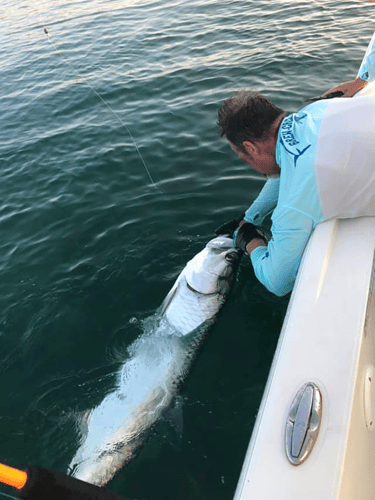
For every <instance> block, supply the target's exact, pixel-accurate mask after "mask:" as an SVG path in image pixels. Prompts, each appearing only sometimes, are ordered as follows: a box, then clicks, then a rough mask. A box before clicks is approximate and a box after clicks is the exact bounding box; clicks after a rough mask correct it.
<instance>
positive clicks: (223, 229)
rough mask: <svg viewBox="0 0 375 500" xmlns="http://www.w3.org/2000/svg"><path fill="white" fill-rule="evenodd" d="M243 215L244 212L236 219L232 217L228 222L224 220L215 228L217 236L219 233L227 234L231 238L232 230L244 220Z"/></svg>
mask: <svg viewBox="0 0 375 500" xmlns="http://www.w3.org/2000/svg"><path fill="white" fill-rule="evenodd" d="M244 217H245V213H243V214H242V215H241V217H239V218H238V219H233V220H230V221H228V222H224V224H221V226H219V227H218V228H217V229H215V233H216V234H217V236H219V235H220V234H224V235H228V236H229V237H230V238H233V233H234V231H235V230H236V229H237V228H238V226H239V225H242V224H243V223H244V222H245V221H244V220H243V218H244Z"/></svg>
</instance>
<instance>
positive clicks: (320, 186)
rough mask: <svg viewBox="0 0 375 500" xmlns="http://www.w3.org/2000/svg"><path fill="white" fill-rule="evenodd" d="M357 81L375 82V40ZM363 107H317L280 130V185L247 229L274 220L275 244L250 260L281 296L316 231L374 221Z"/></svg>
mask: <svg viewBox="0 0 375 500" xmlns="http://www.w3.org/2000/svg"><path fill="white" fill-rule="evenodd" d="M357 76H358V77H359V78H361V79H363V80H366V81H373V80H375V34H374V36H373V38H372V40H371V42H370V44H369V47H368V49H367V51H366V54H365V57H364V59H363V62H362V64H361V66H360V69H359V71H358V75H357ZM360 99H361V100H358V99H354V100H352V99H340V98H338V99H330V100H322V101H318V102H315V103H313V104H310V105H308V106H306V107H305V108H303V109H301V110H300V111H299V112H298V113H293V114H291V115H289V116H288V117H286V118H284V120H283V121H282V123H281V125H280V129H279V132H278V137H277V143H276V162H277V164H278V165H279V166H280V169H281V173H280V178H276V179H269V180H268V181H267V182H266V184H265V185H264V187H263V189H262V191H261V192H260V194H259V196H258V197H257V199H256V200H255V201H254V202H253V204H252V205H251V206H250V208H249V209H248V210H247V211H246V213H245V220H246V221H247V222H251V223H253V224H255V225H257V226H261V224H262V223H263V221H264V219H265V217H266V216H267V215H269V214H270V213H272V212H273V214H272V228H271V231H272V238H271V240H270V241H269V243H268V246H267V247H264V246H260V247H257V248H255V249H254V250H253V251H252V252H251V255H250V258H251V262H252V264H253V267H254V272H255V274H256V276H257V278H258V279H259V280H260V281H261V282H262V283H263V284H264V285H265V286H266V288H267V289H268V290H270V291H271V292H273V293H274V294H276V295H279V296H282V295H285V294H286V293H288V292H290V291H291V290H292V288H293V285H294V282H295V278H296V275H297V271H298V268H299V265H300V262H301V259H302V255H303V252H304V249H305V247H306V244H307V242H308V240H309V237H310V235H311V233H312V231H313V229H314V228H315V226H316V225H317V224H319V223H320V222H323V221H324V220H327V219H329V218H332V217H357V216H362V215H374V216H375V97H361V98H360ZM364 138H366V139H364ZM353 162H354V163H355V165H354V167H355V169H356V170H355V175H353ZM340 183H341V184H340Z"/></svg>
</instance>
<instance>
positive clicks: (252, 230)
mask: <svg viewBox="0 0 375 500" xmlns="http://www.w3.org/2000/svg"><path fill="white" fill-rule="evenodd" d="M254 238H260V239H262V240H263V241H264V242H265V243H267V240H266V238H265V236H264V235H263V233H262V232H261V231H260V230H259V229H258V228H257V227H256V226H254V224H251V222H245V224H242V226H240V227H239V229H238V231H236V234H235V236H234V241H235V244H236V248H240V249H241V250H242V251H243V252H245V253H246V245H247V244H248V243H249V242H250V241H251V240H253V239H254Z"/></svg>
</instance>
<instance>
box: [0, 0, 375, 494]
mask: <svg viewBox="0 0 375 500" xmlns="http://www.w3.org/2000/svg"><path fill="white" fill-rule="evenodd" d="M0 19H1V23H0V103H1V113H0V131H1V134H0V176H1V179H0V234H1V239H0V375H1V376H0V384H1V396H2V397H1V399H0V450H1V452H0V453H1V456H0V461H2V462H4V463H7V464H9V465H14V466H19V467H22V466H24V465H25V464H28V463H29V464H34V465H39V466H45V467H50V468H53V469H56V470H60V471H66V468H67V466H68V464H69V462H70V460H71V458H72V456H73V455H74V453H75V451H76V449H77V448H78V434H77V421H78V420H79V417H80V415H82V413H83V412H84V411H85V410H86V409H88V408H92V407H93V406H94V405H96V404H98V403H99V402H100V401H101V400H102V399H103V397H104V396H105V395H106V394H107V393H108V392H109V391H110V390H111V389H112V388H113V385H114V383H115V374H116V372H117V371H118V370H119V368H120V366H121V363H122V361H123V360H124V359H125V358H126V356H127V347H128V346H129V345H130V344H131V343H132V342H133V341H134V340H135V339H136V338H137V337H138V336H139V335H140V334H142V324H143V323H142V321H143V320H144V319H145V318H147V317H148V316H150V315H152V314H153V313H154V312H155V310H156V309H157V307H158V306H159V305H160V304H161V302H162V301H163V299H164V297H165V295H166V294H167V292H168V291H169V289H170V288H171V286H172V284H173V282H174V280H175V278H176V277H177V275H178V274H179V272H180V271H181V270H182V268H183V267H184V265H185V263H186V262H187V260H189V259H190V258H192V257H193V256H194V255H195V253H197V252H198V251H199V250H200V249H201V248H202V247H203V246H204V245H205V243H206V242H207V241H208V240H209V239H210V238H211V237H212V236H213V234H214V229H215V228H216V227H217V226H218V225H219V224H220V223H221V222H223V221H225V220H228V219H231V218H234V217H237V216H239V215H240V214H241V213H242V212H243V211H244V209H246V208H247V207H248V206H249V205H250V204H251V202H252V201H253V200H254V199H255V197H256V196H257V193H258V192H259V191H260V189H261V187H262V185H263V183H264V180H263V179H262V178H261V177H260V176H258V174H256V173H254V172H252V171H251V170H250V169H249V167H248V166H247V165H246V164H244V163H242V162H240V160H238V159H237V158H236V157H234V155H233V153H231V151H230V150H229V148H228V146H227V145H226V144H225V142H224V141H223V139H221V138H220V137H219V136H218V133H217V126H216V117H217V109H218V106H219V105H220V103H221V102H222V100H223V99H225V98H226V97H227V96H228V95H229V94H230V93H232V92H233V91H235V90H238V89H244V88H248V89H253V90H257V91H260V92H263V93H264V94H266V95H268V96H269V97H270V98H271V99H272V100H273V101H274V102H275V103H276V104H277V105H279V106H281V107H283V108H284V109H286V110H287V111H288V112H291V111H295V110H297V109H299V108H301V107H302V106H303V105H304V99H306V98H308V97H311V96H315V95H318V94H319V93H321V92H322V91H324V90H326V89H328V88H330V87H331V86H333V85H335V84H337V83H339V82H341V81H345V80H348V79H351V78H354V77H355V76H356V72H357V69H358V67H359V65H360V62H361V60H362V57H363V55H364V52H365V49H366V47H367V44H368V42H369V40H370V37H371V35H372V33H373V31H374V29H375V4H374V3H373V2H371V1H366V0H357V1H345V0H327V1H323V0H311V1H307V0H275V1H272V2H271V1H269V0H252V1H249V0H248V1H245V0H220V1H213V0H207V1H204V0H191V1H189V2H187V1H182V0H165V1H163V2H161V1H158V0H117V1H116V0H90V1H89V0H74V1H73V0H28V1H26V0H19V1H17V2H11V1H10V0H3V2H2V5H1V6H0ZM46 32H47V33H46ZM140 155H141V157H142V158H141V157H140ZM150 176H151V177H150ZM288 299H289V297H288V296H287V297H284V298H281V299H280V298H276V297H274V296H272V295H271V294H270V293H268V292H267V291H266V290H265V289H264V288H263V287H262V285H260V284H259V283H258V282H257V281H256V278H255V277H254V275H253V272H252V269H251V266H250V264H249V262H247V261H245V260H244V261H243V262H242V265H241V268H240V271H239V274H238V278H237V281H236V284H235V286H234V289H233V292H232V294H231V296H230V298H229V300H228V303H227V304H226V306H225V308H224V310H223V313H222V315H221V316H220V318H219V319H218V321H217V323H216V324H215V326H214V328H213V329H212V331H211V334H210V336H209V338H208V339H207V341H206V343H205V345H204V347H203V349H202V351H201V353H200V355H199V357H198V358H197V360H196V362H195V364H194V366H193V369H192V370H191V373H190V375H189V377H188V378H187V380H186V383H185V384H184V386H183V388H182V389H181V391H180V394H179V404H178V411H175V412H172V413H171V414H169V415H166V416H165V418H163V419H162V420H161V421H160V422H159V423H158V425H157V426H156V427H155V429H154V431H153V433H152V435H151V437H150V438H149V439H148V441H147V443H146V445H145V447H144V448H143V449H142V451H141V452H140V454H139V455H138V456H137V457H136V458H135V459H134V460H133V461H132V462H131V463H130V464H129V465H128V466H127V467H125V468H124V469H123V470H122V471H121V472H120V473H119V474H118V475H117V476H116V477H115V479H114V480H113V481H112V482H111V483H110V484H109V485H108V487H109V488H110V489H112V490H114V491H116V492H118V493H121V494H123V495H125V496H129V497H131V498H142V499H153V500H157V499H160V500H162V499H176V500H177V499H178V500H180V499H181V500H184V499H191V498H196V499H210V500H211V499H212V500H213V499H215V500H224V499H230V498H232V496H233V493H234V490H235V487H236V483H237V480H238V476H239V474H240V470H241V464H242V461H243V458H244V455H245V452H246V448H247V445H248V441H249V439H250V435H251V431H252V427H253V424H254V421H255V417H256V413H257V409H258V407H259V404H260V400H261V397H262V391H263V388H264V386H265V383H266V379H267V375H268V370H269V368H270V364H271V361H272V356H273V353H274V350H275V346H276V343H277V339H278V335H279V332H280V329H281V326H282V322H283V318H284V314H285V311H286V307H287V304H288ZM1 491H3V492H7V493H9V490H7V489H5V488H3V489H1ZM0 496H1V495H0Z"/></svg>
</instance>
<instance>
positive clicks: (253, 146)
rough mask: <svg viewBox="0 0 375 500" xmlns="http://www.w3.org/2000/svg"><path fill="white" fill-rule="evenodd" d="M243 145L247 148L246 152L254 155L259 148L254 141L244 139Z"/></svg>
mask: <svg viewBox="0 0 375 500" xmlns="http://www.w3.org/2000/svg"><path fill="white" fill-rule="evenodd" d="M242 145H243V147H244V148H245V151H246V153H247V154H248V155H250V156H253V155H254V154H256V153H257V151H258V148H257V147H256V144H255V143H254V142H253V141H243V143H242Z"/></svg>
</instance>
